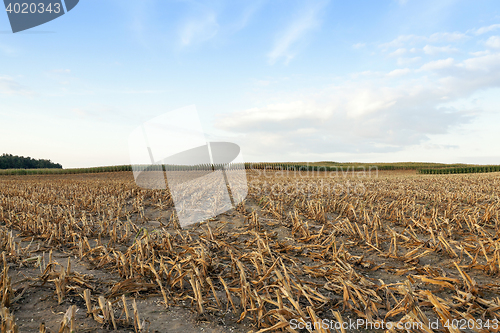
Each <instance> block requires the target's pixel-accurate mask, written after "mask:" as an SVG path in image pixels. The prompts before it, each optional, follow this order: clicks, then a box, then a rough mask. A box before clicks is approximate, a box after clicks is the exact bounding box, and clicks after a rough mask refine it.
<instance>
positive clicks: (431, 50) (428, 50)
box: [423, 45, 458, 55]
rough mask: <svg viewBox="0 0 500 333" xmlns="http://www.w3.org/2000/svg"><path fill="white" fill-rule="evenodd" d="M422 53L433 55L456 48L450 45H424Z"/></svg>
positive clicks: (453, 50) (449, 51)
mask: <svg viewBox="0 0 500 333" xmlns="http://www.w3.org/2000/svg"><path fill="white" fill-rule="evenodd" d="M423 50H424V53H425V54H429V55H435V54H438V53H454V52H458V49H457V48H454V47H451V46H449V45H448V46H433V45H425V46H424V48H423Z"/></svg>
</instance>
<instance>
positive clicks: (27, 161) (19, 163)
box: [0, 154, 62, 169]
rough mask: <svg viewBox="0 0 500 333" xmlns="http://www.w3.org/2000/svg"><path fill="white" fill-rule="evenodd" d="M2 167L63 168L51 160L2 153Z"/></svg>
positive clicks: (0, 162)
mask: <svg viewBox="0 0 500 333" xmlns="http://www.w3.org/2000/svg"><path fill="white" fill-rule="evenodd" d="M0 169H62V165H61V164H59V163H53V162H52V161H51V160H44V159H39V160H37V159H34V158H31V157H24V156H14V155H12V154H2V156H0Z"/></svg>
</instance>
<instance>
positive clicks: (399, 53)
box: [389, 47, 408, 57]
mask: <svg viewBox="0 0 500 333" xmlns="http://www.w3.org/2000/svg"><path fill="white" fill-rule="evenodd" d="M406 53H408V50H407V49H405V48H404V47H401V48H399V49H397V50H396V51H394V52H391V53H389V55H390V56H391V57H400V56H402V55H405V54H406Z"/></svg>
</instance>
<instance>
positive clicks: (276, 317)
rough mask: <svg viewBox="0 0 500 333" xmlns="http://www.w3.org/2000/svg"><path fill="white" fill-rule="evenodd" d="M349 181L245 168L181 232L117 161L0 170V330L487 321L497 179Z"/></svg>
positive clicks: (414, 328)
mask: <svg viewBox="0 0 500 333" xmlns="http://www.w3.org/2000/svg"><path fill="white" fill-rule="evenodd" d="M358 176H359V175H356V174H334V175H333V176H324V175H323V176H322V174H320V173H313V172H310V173H307V174H305V175H304V174H303V175H301V176H300V177H299V178H297V176H296V175H295V174H293V173H286V172H284V171H283V170H277V171H273V170H266V172H265V173H264V172H262V170H249V171H248V181H249V194H248V197H247V198H246V200H245V201H243V202H242V203H240V204H239V205H238V206H237V207H235V208H234V209H232V210H230V211H228V212H226V213H224V214H221V215H219V216H217V217H215V218H212V219H210V220H209V221H206V222H203V223H200V224H196V225H191V226H189V227H188V228H185V229H181V228H179V226H178V221H177V217H176V213H175V209H174V206H173V201H172V197H171V195H170V193H169V191H168V190H144V189H141V188H138V187H137V186H136V185H135V183H134V180H133V176H132V174H131V172H108V173H97V174H79V175H71V174H68V175H64V174H61V175H31V176H22V175H10V176H0V251H1V252H2V256H1V258H0V259H1V261H2V262H1V263H0V267H2V275H1V281H0V300H1V304H0V310H1V317H2V323H1V331H2V332H107V331H121V332H147V331H151V332H153V331H158V332H164V331H175V330H173V329H170V330H169V327H170V326H169V325H173V324H172V323H171V322H165V321H162V320H161V319H160V318H164V317H162V316H166V315H168V314H169V313H176V312H177V311H180V312H182V311H187V312H186V319H185V320H184V321H185V322H184V323H182V325H188V324H189V325H194V326H189V327H191V329H186V328H184V329H182V327H181V326H177V327H178V331H179V332H181V331H189V330H191V331H200V329H197V328H199V327H204V330H209V329H211V330H212V331H213V332H230V331H231V332H261V333H263V332H351V331H352V332H494V331H500V327H499V325H500V323H498V320H500V283H499V281H500V280H499V274H500V239H499V237H500V223H499V216H498V214H499V209H500V200H499V197H498V193H499V191H500V175H499V174H497V173H489V174H463V175H462V174H457V175H425V176H424V175H419V174H413V173H385V174H382V175H378V176H377V177H375V176H372V177H365V178H359V177H358ZM339 189H340V190H339ZM34 306H38V307H37V308H36V311H39V312H41V313H42V314H43V315H38V316H35V314H36V312H35V310H33V309H34V308H33V307H34ZM49 309H50V310H49ZM182 313H184V312H182ZM190 320H192V323H190V322H189V321H190ZM325 320H326V321H328V322H331V323H335V325H331V326H330V325H327V326H328V327H326V326H325V325H322V323H324V322H325ZM351 320H354V321H356V320H362V321H363V322H364V323H370V324H369V325H362V326H361V327H356V328H355V329H354V330H352V329H351V328H350V327H349V326H348V325H344V324H346V323H349V322H350V321H351ZM387 323H390V324H391V325H390V326H389V325H387ZM431 323H438V324H439V325H438V327H434V326H432V325H431ZM382 324H385V325H386V326H385V328H383V329H379V328H380V327H382V326H381V325H382ZM398 324H399V326H397V325H398ZM177 325H179V324H177ZM200 325H201V326H200ZM203 325H205V326H203ZM370 325H371V326H370ZM193 327H194V328H193ZM409 327H411V328H409Z"/></svg>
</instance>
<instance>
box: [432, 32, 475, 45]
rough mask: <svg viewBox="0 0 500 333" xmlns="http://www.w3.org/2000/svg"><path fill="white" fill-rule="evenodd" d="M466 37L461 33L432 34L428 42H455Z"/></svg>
mask: <svg viewBox="0 0 500 333" xmlns="http://www.w3.org/2000/svg"><path fill="white" fill-rule="evenodd" d="M467 38H468V37H467V35H466V34H464V33H461V32H437V33H435V34H432V35H431V36H430V37H429V38H428V40H429V41H430V42H434V43H435V42H443V41H444V42H456V41H459V40H464V39H467Z"/></svg>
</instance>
